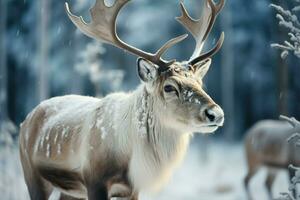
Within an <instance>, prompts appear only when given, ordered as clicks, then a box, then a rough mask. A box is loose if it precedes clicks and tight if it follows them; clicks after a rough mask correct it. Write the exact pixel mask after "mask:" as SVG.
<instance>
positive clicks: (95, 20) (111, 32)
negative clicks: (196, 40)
mask: <svg viewBox="0 0 300 200" xmlns="http://www.w3.org/2000/svg"><path fill="white" fill-rule="evenodd" d="M129 1H130V0H116V1H115V3H114V5H113V6H111V7H107V6H106V5H105V3H104V0H96V3H95V5H94V6H93V7H92V8H91V9H90V13H91V19H92V20H91V22H90V23H86V22H85V21H84V20H83V18H82V17H81V16H80V17H77V16H76V15H74V14H72V13H71V12H70V9H69V6H68V4H67V3H66V4H65V8H66V12H67V14H68V16H69V18H70V19H71V21H72V22H73V23H74V24H75V25H76V27H77V28H79V29H80V30H81V31H82V32H83V33H84V34H86V35H87V36H89V37H92V38H95V39H98V40H100V41H102V42H105V43H108V44H110V45H113V46H116V47H118V48H121V49H124V50H125V51H128V52H129V53H131V54H134V55H137V56H140V57H143V58H145V59H147V60H149V61H151V62H153V63H155V64H157V65H159V66H160V67H166V66H169V65H170V64H172V63H173V62H174V60H172V61H165V60H163V59H162V58H161V56H162V54H163V53H164V52H165V51H166V50H167V49H169V48H170V47H172V46H173V45H175V44H177V43H178V42H181V41H182V40H183V39H185V38H186V35H181V36H179V37H177V38H173V39H171V40H169V41H168V42H166V43H165V44H164V45H163V46H162V47H161V48H160V49H159V50H158V51H157V52H156V53H155V54H153V53H148V52H145V51H143V50H140V49H138V48H136V47H133V46H131V45H129V44H127V43H125V42H123V41H122V40H121V39H120V38H119V37H118V34H117V32H116V20H117V17H118V14H119V12H120V10H121V9H122V7H123V6H124V5H125V4H126V3H128V2H129Z"/></svg>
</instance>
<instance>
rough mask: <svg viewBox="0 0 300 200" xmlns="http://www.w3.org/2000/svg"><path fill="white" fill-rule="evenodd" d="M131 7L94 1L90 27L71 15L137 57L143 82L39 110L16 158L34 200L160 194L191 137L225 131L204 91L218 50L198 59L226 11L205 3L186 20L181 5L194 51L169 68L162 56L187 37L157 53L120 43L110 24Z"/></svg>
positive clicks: (121, 0)
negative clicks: (56, 192)
mask: <svg viewBox="0 0 300 200" xmlns="http://www.w3.org/2000/svg"><path fill="white" fill-rule="evenodd" d="M128 1H129V0H116V1H115V3H114V5H113V6H111V7H107V6H106V5H105V3H104V1H103V0H97V1H96V3H95V5H94V6H93V7H92V8H91V10H90V13H91V19H92V20H91V22H90V23H86V22H84V20H83V19H82V17H77V16H75V15H73V14H72V13H71V12H70V9H69V7H68V4H67V3H66V12H67V14H68V16H69V18H70V19H71V21H72V22H73V23H74V24H75V25H76V26H77V28H79V29H80V30H81V31H82V32H83V33H84V34H86V35H87V36H90V37H92V38H95V39H98V40H101V41H103V42H105V43H107V44H111V45H113V46H115V47H118V48H121V49H124V50H125V51H127V52H129V53H131V54H133V55H136V56H138V57H139V58H138V60H137V69H138V70H137V71H138V75H139V77H140V79H141V81H142V83H141V84H140V86H139V87H138V88H137V89H136V90H134V91H133V92H130V93H113V94H110V95H107V96H106V97H104V98H102V99H98V98H93V97H85V96H77V95H67V96H61V97H55V98H51V99H49V100H46V101H43V102H41V103H40V104H39V105H38V106H37V107H36V108H35V109H34V110H33V111H32V112H31V113H30V114H29V115H28V116H27V117H26V119H25V121H24V122H23V123H22V124H21V130H20V157H21V162H22V167H23V171H24V176H25V180H26V184H27V187H28V190H29V193H30V197H31V199H32V200H44V199H47V198H48V197H49V195H50V194H51V192H52V191H53V190H54V189H55V190H59V191H60V192H61V197H60V199H89V200H99V199H101V200H106V199H110V198H113V197H116V198H126V199H133V200H134V199H138V194H139V193H140V192H141V191H147V192H155V191H158V190H159V189H160V188H161V187H162V186H163V185H164V184H166V182H167V180H168V178H169V177H170V176H171V174H172V171H173V170H174V169H175V168H176V167H177V166H178V165H179V163H180V162H181V161H182V159H183V156H184V155H185V152H186V149H187V146H188V143H189V140H190V137H191V135H192V133H193V132H202V133H211V132H214V131H215V130H217V129H218V127H220V126H222V125H223V122H224V113H223V111H222V109H221V108H220V106H219V105H217V104H216V103H215V102H214V101H213V100H212V98H211V97H210V96H209V95H208V94H207V93H206V92H205V91H204V90H203V88H202V78H203V77H204V76H205V74H206V73H207V71H208V69H209V67H210V64H211V57H212V56H213V55H214V54H215V53H216V52H217V51H218V50H219V49H220V48H221V46H222V43H223V40H224V33H222V34H221V36H220V38H219V40H218V42H217V43H216V45H215V46H214V47H213V48H212V49H211V50H209V51H207V52H202V47H203V45H204V42H205V41H206V39H207V37H208V35H209V33H210V31H211V29H212V27H213V24H214V22H215V19H216V17H217V15H218V14H219V12H220V11H221V9H222V8H223V6H224V0H221V1H220V2H219V3H218V4H216V3H214V2H213V1H212V0H205V5H204V7H203V12H202V16H201V18H200V19H198V20H194V19H193V18H191V17H190V16H189V14H188V12H187V10H186V9H185V6H184V4H183V3H182V2H181V4H180V6H181V11H182V16H180V17H178V18H177V20H178V21H179V22H180V23H181V24H182V25H183V26H184V27H185V28H186V29H187V30H188V31H189V32H190V33H191V34H192V35H193V37H194V39H195V41H196V47H195V50H194V53H193V55H192V57H191V58H190V59H189V60H188V61H183V62H177V61H176V60H171V61H167V60H164V59H163V58H162V55H163V53H164V52H165V51H166V50H167V49H169V48H170V47H172V46H173V45H175V44H177V43H178V42H181V41H182V40H183V39H185V38H186V37H187V35H186V34H185V35H182V36H179V37H176V38H173V39H171V40H169V41H168V42H167V43H165V44H164V45H163V46H162V47H161V48H160V49H159V50H158V51H157V52H156V53H154V54H153V53H147V52H145V51H142V50H140V49H137V48H135V47H133V46H130V45H129V44H126V43H125V42H124V41H122V40H121V39H120V38H119V37H118V35H117V33H116V19H117V16H118V13H119V11H120V10H121V8H122V7H123V6H124V5H125V4H126V3H128Z"/></svg>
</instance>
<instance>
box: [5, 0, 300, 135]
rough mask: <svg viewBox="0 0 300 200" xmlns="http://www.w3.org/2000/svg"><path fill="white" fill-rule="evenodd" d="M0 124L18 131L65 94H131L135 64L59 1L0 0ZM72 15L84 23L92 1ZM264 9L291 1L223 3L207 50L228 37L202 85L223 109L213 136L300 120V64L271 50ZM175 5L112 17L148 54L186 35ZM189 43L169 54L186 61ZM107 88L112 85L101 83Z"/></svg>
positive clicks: (270, 19)
mask: <svg viewBox="0 0 300 200" xmlns="http://www.w3.org/2000/svg"><path fill="white" fill-rule="evenodd" d="M1 2H2V4H1V12H0V18H1V29H0V32H1V33H0V35H1V53H0V60H1V65H0V66H1V74H0V78H1V79H0V80H1V82H0V83H1V107H0V108H1V118H0V119H5V118H8V119H10V120H11V121H12V122H13V123H14V124H16V125H18V124H19V123H20V122H21V121H23V120H24V118H25V116H26V115H27V114H28V112H30V111H31V109H32V108H34V107H35V106H36V105H37V104H38V103H39V102H40V101H42V100H44V99H47V98H49V97H53V96H59V95H65V94H71V93H72V94H82V95H91V96H95V95H105V94H107V93H109V92H111V91H116V90H123V91H124V90H125V91H127V90H132V89H134V88H135V87H136V86H137V85H138V83H139V80H138V77H137V75H136V63H135V60H136V58H135V57H134V56H131V55H129V54H127V53H125V52H123V51H122V50H119V49H117V48H114V47H111V46H109V45H101V44H100V43H98V42H95V41H94V40H92V39H90V38H88V37H86V36H84V35H83V34H82V33H80V32H79V31H78V30H76V28H75V26H74V25H73V24H72V23H71V21H70V20H69V19H68V17H67V15H66V13H65V10H64V1H55V0H52V1H50V0H40V1H32V0H22V1H21V0H1ZM69 3H70V6H71V8H72V10H73V12H75V13H76V14H78V15H83V16H84V18H85V19H87V20H88V19H89V12H88V8H89V7H91V5H92V4H93V0H71V1H70V2H69ZM185 3H186V5H187V7H188V9H189V10H190V12H191V13H192V16H193V17H197V16H200V14H201V13H200V11H201V9H200V8H201V4H202V1H200V0H186V2H185ZM270 3H277V4H281V5H282V6H285V7H289V6H292V5H291V4H292V1H285V0H282V1H272V2H271V1H270V0H256V1H247V0H239V1H238V0H227V3H226V6H225V8H224V10H223V12H222V13H221V15H220V16H219V17H218V20H217V23H216V25H215V28H214V29H213V33H212V34H211V37H210V40H209V41H208V42H207V46H208V48H209V47H211V45H212V44H213V43H214V42H215V40H216V39H217V38H218V37H219V34H220V31H221V30H224V31H225V34H226V39H225V44H224V46H223V48H222V51H221V52H220V53H219V54H218V55H217V56H215V57H214V61H213V64H212V68H211V70H210V72H209V74H208V75H207V77H206V80H205V84H206V88H207V91H208V92H209V93H210V94H211V96H212V97H213V98H214V99H215V100H216V102H218V103H219V104H221V105H222V107H223V108H224V109H225V114H226V123H225V127H224V128H222V129H220V132H221V133H220V134H217V135H218V136H220V137H226V139H228V140H234V139H241V138H242V136H243V134H244V132H245V130H246V129H247V128H249V127H250V126H251V125H252V124H253V123H254V122H256V121H258V120H260V119H265V118H278V115H279V114H287V115H291V116H295V117H298V118H300V106H299V104H298V102H299V99H300V81H298V80H299V75H300V71H299V61H298V62H297V60H296V58H295V57H293V56H290V57H288V58H287V59H286V60H284V61H283V60H282V59H281V58H280V52H279V51H277V50H275V49H272V48H270V44H271V43H272V42H279V41H283V40H285V39H286V30H285V29H284V28H282V27H279V26H278V21H277V19H276V18H275V14H276V13H275V10H274V9H272V8H270V7H269V4H270ZM179 15H180V9H179V0H178V1H174V0H163V1H162V0H133V1H132V2H131V3H130V4H129V5H128V6H126V8H125V9H124V10H123V11H122V13H121V15H120V17H119V18H118V29H119V30H118V31H119V34H120V37H121V38H122V39H124V40H125V41H127V42H128V43H130V44H133V45H135V46H138V47H139V48H142V49H144V50H147V51H154V50H156V49H157V48H158V47H159V46H160V45H161V44H162V43H163V42H165V41H166V40H168V39H169V38H172V37H174V36H177V35H179V34H182V33H185V30H184V29H183V28H182V27H181V25H180V24H179V23H177V22H176V21H175V20H174V17H175V16H179ZM193 48H194V41H193V39H192V37H190V38H189V39H188V40H186V41H184V42H182V43H180V44H179V45H176V46H175V47H173V48H172V49H171V50H170V51H169V52H168V53H167V54H166V57H167V58H177V59H178V60H183V59H187V58H188V57H189V56H190V55H191V53H192V51H193ZM108 82H109V83H111V82H113V83H114V84H113V87H111V86H110V87H108V86H109V85H111V84H108Z"/></svg>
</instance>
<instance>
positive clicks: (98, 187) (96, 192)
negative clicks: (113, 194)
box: [87, 182, 108, 200]
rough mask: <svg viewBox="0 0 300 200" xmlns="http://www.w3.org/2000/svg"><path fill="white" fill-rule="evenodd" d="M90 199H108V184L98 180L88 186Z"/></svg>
mask: <svg viewBox="0 0 300 200" xmlns="http://www.w3.org/2000/svg"><path fill="white" fill-rule="evenodd" d="M87 192H88V200H108V192H107V188H106V185H105V184H103V183H101V182H98V183H93V184H90V185H89V186H88V187H87Z"/></svg>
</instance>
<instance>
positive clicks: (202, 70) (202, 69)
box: [193, 58, 211, 78]
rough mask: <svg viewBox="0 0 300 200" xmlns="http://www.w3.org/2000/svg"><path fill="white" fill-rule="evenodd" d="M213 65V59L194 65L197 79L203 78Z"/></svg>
mask: <svg viewBox="0 0 300 200" xmlns="http://www.w3.org/2000/svg"><path fill="white" fill-rule="evenodd" d="M210 64H211V59H210V58H209V59H206V60H205V61H199V62H198V63H196V64H194V65H193V69H194V72H195V74H196V76H197V77H199V78H203V77H204V76H205V75H206V73H207V71H208V70H209V67H210Z"/></svg>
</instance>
